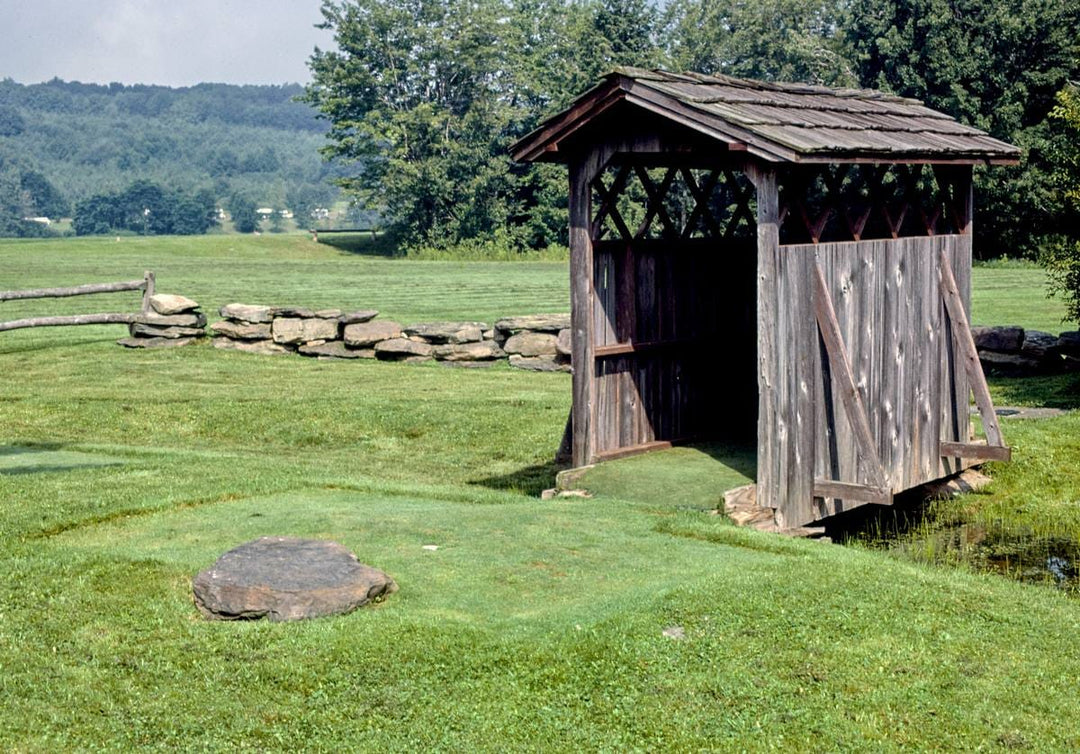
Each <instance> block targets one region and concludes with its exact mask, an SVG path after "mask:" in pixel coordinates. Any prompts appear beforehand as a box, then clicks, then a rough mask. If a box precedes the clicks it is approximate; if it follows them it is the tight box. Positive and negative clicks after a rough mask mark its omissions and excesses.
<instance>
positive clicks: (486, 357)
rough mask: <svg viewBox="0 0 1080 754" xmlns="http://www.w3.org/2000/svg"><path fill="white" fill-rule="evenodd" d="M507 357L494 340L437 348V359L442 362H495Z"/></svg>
mask: <svg viewBox="0 0 1080 754" xmlns="http://www.w3.org/2000/svg"><path fill="white" fill-rule="evenodd" d="M505 357H506V352H505V351H503V350H502V349H501V348H499V344H498V343H496V342H495V341H493V340H485V341H482V342H480V343H457V344H454V345H449V344H448V345H445V346H435V358H436V359H439V360H440V361H493V360H495V359H502V358H505Z"/></svg>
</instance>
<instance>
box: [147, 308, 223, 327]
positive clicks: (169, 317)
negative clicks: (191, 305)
mask: <svg viewBox="0 0 1080 754" xmlns="http://www.w3.org/2000/svg"><path fill="white" fill-rule="evenodd" d="M135 321H136V322H138V323H139V324H142V325H156V326H157V327H206V315H205V314H203V313H202V312H194V313H191V314H158V313H157V312H155V311H152V310H151V311H149V312H146V313H145V314H140V315H139V316H138V318H137V319H136V320H135Z"/></svg>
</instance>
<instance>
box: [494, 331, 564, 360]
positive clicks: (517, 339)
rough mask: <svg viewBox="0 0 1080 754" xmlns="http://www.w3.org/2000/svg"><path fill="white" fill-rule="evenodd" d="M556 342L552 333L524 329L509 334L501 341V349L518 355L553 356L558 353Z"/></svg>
mask: <svg viewBox="0 0 1080 754" xmlns="http://www.w3.org/2000/svg"><path fill="white" fill-rule="evenodd" d="M558 342H559V339H558V337H557V336H555V335H553V334H552V333H547V332H533V331H532V330H525V331H524V332H519V333H517V334H516V335H511V336H510V337H509V338H508V339H507V341H506V342H505V343H503V350H504V351H506V352H507V353H516V354H518V355H520V356H554V355H555V354H556V353H558Z"/></svg>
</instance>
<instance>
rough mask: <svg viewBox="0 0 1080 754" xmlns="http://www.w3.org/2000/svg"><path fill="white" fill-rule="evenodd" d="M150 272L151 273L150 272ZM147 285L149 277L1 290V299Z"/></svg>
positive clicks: (134, 288)
mask: <svg viewBox="0 0 1080 754" xmlns="http://www.w3.org/2000/svg"><path fill="white" fill-rule="evenodd" d="M148 274H150V273H148ZM146 285H147V279H145V278H144V279H143V280H127V281H123V282H119V283H89V284H88V285H75V286H70V287H67V288H34V289H30V290H25V291H0V301H18V300H22V299H31V298H66V297H69V296H86V295H89V294H92V293H117V292H120V291H141V290H143V289H144V288H145V287H146Z"/></svg>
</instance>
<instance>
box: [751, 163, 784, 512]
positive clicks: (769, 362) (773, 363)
mask: <svg viewBox="0 0 1080 754" xmlns="http://www.w3.org/2000/svg"><path fill="white" fill-rule="evenodd" d="M746 172H747V176H748V177H749V178H750V181H751V182H752V183H753V184H754V186H755V188H756V189H757V211H758V216H757V360H758V370H757V372H758V375H757V377H758V427H757V429H758V432H757V435H758V441H757V502H758V505H761V506H764V507H766V508H774V509H775V508H779V507H780V506H781V504H782V503H783V502H784V501H783V500H781V499H780V491H779V490H780V480H779V478H778V477H779V474H778V468H777V455H778V453H779V452H780V451H779V448H778V447H777V446H778V445H779V437H777V430H776V421H777V416H776V413H777V400H778V399H777V388H778V386H779V381H780V374H779V369H780V365H779V364H778V363H777V354H776V338H777V335H778V333H777V304H778V301H777V286H778V279H779V273H778V270H777V255H778V254H779V251H780V192H779V187H778V185H777V180H776V170H775V169H774V168H772V167H769V166H764V165H760V166H759V165H758V164H756V163H751V164H750V165H748V166H747V171H746Z"/></svg>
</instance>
